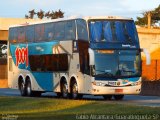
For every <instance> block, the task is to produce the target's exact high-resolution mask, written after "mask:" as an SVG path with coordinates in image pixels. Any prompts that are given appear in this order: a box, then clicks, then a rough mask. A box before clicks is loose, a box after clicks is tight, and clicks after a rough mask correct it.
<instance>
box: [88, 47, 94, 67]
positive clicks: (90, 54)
mask: <svg viewBox="0 0 160 120" xmlns="http://www.w3.org/2000/svg"><path fill="white" fill-rule="evenodd" d="M88 53H89V65H94V64H95V63H94V51H93V50H92V49H91V48H88Z"/></svg>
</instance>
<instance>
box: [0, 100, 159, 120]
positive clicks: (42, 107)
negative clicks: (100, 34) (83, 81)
mask: <svg viewBox="0 0 160 120" xmlns="http://www.w3.org/2000/svg"><path fill="white" fill-rule="evenodd" d="M159 111H160V107H156V108H154V107H142V106H134V105H127V104H117V103H111V102H104V101H93V100H92V101H91V100H68V99H55V98H28V97H0V114H1V116H2V117H3V116H7V115H17V116H18V120H28V119H29V120H51V119H56V120H57V119H58V120H71V119H72V120H74V119H76V117H77V118H80V115H81V114H83V115H91V114H95V115H116V114H117V115H133V114H134V115H146V114H148V115H156V114H157V115H158V114H159V113H160V112H159ZM83 117H84V118H85V117H86V116H83ZM0 119H1V118H0Z"/></svg>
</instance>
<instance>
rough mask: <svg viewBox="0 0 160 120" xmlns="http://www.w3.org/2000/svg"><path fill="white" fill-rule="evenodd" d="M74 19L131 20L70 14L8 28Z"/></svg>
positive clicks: (118, 17) (117, 17)
mask: <svg viewBox="0 0 160 120" xmlns="http://www.w3.org/2000/svg"><path fill="white" fill-rule="evenodd" d="M75 19H84V20H86V21H88V20H90V19H95V20H96V19H97V20H100V19H103V20H104V19H107V20H116V19H118V20H133V19H132V18H125V17H120V16H85V17H81V16H78V17H77V16H72V17H68V18H58V19H52V20H47V19H46V20H42V21H38V22H31V23H28V22H27V23H24V24H18V25H12V26H10V27H9V28H12V27H21V26H28V25H36V24H42V23H51V22H60V21H67V20H75Z"/></svg>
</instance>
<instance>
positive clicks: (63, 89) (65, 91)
mask: <svg viewBox="0 0 160 120" xmlns="http://www.w3.org/2000/svg"><path fill="white" fill-rule="evenodd" d="M61 96H62V97H63V98H67V97H68V84H67V82H66V81H65V80H63V81H62V83H61Z"/></svg>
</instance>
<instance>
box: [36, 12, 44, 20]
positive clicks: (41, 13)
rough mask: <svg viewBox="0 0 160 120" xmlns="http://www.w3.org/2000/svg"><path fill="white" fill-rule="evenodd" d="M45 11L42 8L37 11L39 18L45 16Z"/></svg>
mask: <svg viewBox="0 0 160 120" xmlns="http://www.w3.org/2000/svg"><path fill="white" fill-rule="evenodd" d="M44 14H45V13H44V11H43V10H40V11H39V12H37V17H38V18H39V19H43V18H44V16H45V15H44Z"/></svg>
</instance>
